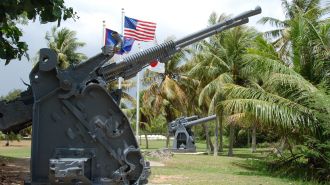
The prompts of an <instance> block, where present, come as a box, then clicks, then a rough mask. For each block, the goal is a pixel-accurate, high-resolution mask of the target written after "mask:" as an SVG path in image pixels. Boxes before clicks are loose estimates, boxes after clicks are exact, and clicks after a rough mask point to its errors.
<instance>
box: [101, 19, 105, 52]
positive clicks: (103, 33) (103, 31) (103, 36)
mask: <svg viewBox="0 0 330 185" xmlns="http://www.w3.org/2000/svg"><path fill="white" fill-rule="evenodd" d="M102 23H103V27H102V37H101V38H102V40H101V46H102V47H103V46H104V45H105V20H103V21H102Z"/></svg>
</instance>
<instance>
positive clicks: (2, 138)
mask: <svg viewBox="0 0 330 185" xmlns="http://www.w3.org/2000/svg"><path fill="white" fill-rule="evenodd" d="M5 138H6V135H5V134H4V133H2V132H1V131H0V140H4V139H5Z"/></svg>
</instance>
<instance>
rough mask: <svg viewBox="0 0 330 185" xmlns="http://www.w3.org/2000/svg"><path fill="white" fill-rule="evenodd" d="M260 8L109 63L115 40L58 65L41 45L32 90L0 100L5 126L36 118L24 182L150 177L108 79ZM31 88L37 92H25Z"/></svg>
mask: <svg viewBox="0 0 330 185" xmlns="http://www.w3.org/2000/svg"><path fill="white" fill-rule="evenodd" d="M259 13H261V8H260V7H257V8H256V9H255V10H251V11H247V12H244V13H242V14H240V15H238V16H236V17H234V18H232V19H228V20H227V21H225V22H221V23H218V24H215V25H214V26H211V27H208V28H206V29H203V30H201V31H199V32H196V33H194V34H191V35H188V36H187V37H184V38H182V39H179V40H177V41H168V42H165V43H163V44H160V45H157V46H155V47H151V48H149V49H146V50H145V51H142V52H138V53H136V54H133V55H130V56H128V57H126V58H124V59H123V61H121V62H118V63H111V64H106V65H104V64H105V63H106V62H108V61H109V60H110V59H111V58H112V57H113V55H114V47H111V46H105V47H103V48H102V52H101V53H100V54H97V55H96V56H94V57H92V58H90V59H88V60H87V61H85V62H83V63H81V64H78V65H74V66H70V67H69V68H67V69H60V68H59V67H58V66H57V64H58V56H57V54H56V53H55V52H54V51H52V50H50V49H46V48H44V49H41V50H40V57H39V62H38V64H37V65H36V66H35V67H34V68H33V69H32V71H31V73H30V76H29V78H30V83H31V89H30V90H28V91H27V92H25V93H23V94H21V98H18V99H17V100H14V101H11V102H5V101H2V102H0V130H1V131H5V132H10V131H18V130H19V129H23V128H24V127H26V126H28V125H29V122H31V121H32V120H33V122H32V129H33V133H32V152H31V179H30V180H27V181H26V182H25V184H32V185H37V184H38V185H39V184H93V185H114V184H136V185H138V184H145V183H147V178H148V176H149V174H150V167H149V163H148V162H146V161H145V160H144V158H143V156H142V154H141V151H140V148H139V146H138V143H137V141H136V138H135V137H134V134H133V131H132V129H131V126H130V124H129V121H128V119H127V117H126V116H125V115H124V113H123V112H122V111H121V110H120V108H119V106H118V102H119V101H120V96H121V91H120V90H115V91H113V92H108V91H107V90H106V88H105V87H106V84H107V83H109V82H111V81H114V80H117V79H118V78H119V77H123V78H125V79H129V78H131V77H133V76H135V75H136V74H137V72H139V71H141V70H142V69H143V68H144V67H146V66H148V65H149V63H150V62H151V61H152V60H154V59H158V61H160V62H166V61H167V59H168V58H169V57H171V56H172V55H173V54H175V53H176V52H178V51H180V50H181V48H183V47H186V46H188V45H190V44H192V43H195V42H197V41H200V40H202V39H204V38H207V37H209V36H211V35H214V34H216V33H218V32H221V31H223V30H226V29H229V28H232V27H235V26H239V25H242V24H245V23H247V22H248V17H251V16H254V15H256V14H259ZM29 92H30V93H32V95H33V96H29V95H27V94H29ZM18 115H24V118H22V117H20V116H18ZM192 122H193V121H192ZM192 122H191V123H190V124H191V125H192V124H193V123H192Z"/></svg>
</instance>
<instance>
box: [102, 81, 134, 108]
mask: <svg viewBox="0 0 330 185" xmlns="http://www.w3.org/2000/svg"><path fill="white" fill-rule="evenodd" d="M134 86H135V83H134V81H132V80H124V81H122V83H121V89H122V92H121V99H122V100H123V101H121V104H120V106H121V107H122V108H123V107H128V106H129V105H132V106H136V100H135V98H134V97H132V96H131V95H130V94H129V90H130V89H131V88H133V87H134ZM107 89H108V91H109V92H111V91H114V90H116V89H118V82H117V81H112V82H110V83H109V84H108V86H107Z"/></svg>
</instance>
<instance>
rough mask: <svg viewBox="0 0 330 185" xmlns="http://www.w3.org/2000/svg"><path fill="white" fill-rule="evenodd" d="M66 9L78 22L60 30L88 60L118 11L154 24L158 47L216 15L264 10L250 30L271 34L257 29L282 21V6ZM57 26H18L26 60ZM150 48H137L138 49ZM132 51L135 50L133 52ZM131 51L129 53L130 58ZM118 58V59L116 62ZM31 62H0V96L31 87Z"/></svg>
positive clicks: (81, 5) (270, 1)
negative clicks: (265, 21)
mask: <svg viewBox="0 0 330 185" xmlns="http://www.w3.org/2000/svg"><path fill="white" fill-rule="evenodd" d="M65 5H66V6H69V7H72V8H73V9H74V10H75V11H76V12H77V14H78V16H79V19H77V20H75V21H74V20H67V21H62V22H61V27H67V28H69V29H71V30H75V31H76V32H77V38H78V39H79V41H82V42H85V43H86V45H85V46H84V47H83V48H81V49H79V52H82V53H84V54H86V55H87V56H88V57H92V56H94V55H96V54H98V53H100V52H101V49H100V48H101V46H102V43H103V36H102V33H103V31H102V30H103V26H102V25H103V23H102V21H103V20H104V21H105V23H106V27H107V28H110V29H112V30H116V31H118V32H121V19H122V18H121V17H122V8H124V12H125V15H126V16H128V17H132V18H135V19H140V20H144V21H151V22H155V23H157V28H156V38H157V41H158V43H161V42H162V41H164V40H165V39H166V38H168V37H174V38H176V39H179V38H181V37H183V36H185V35H188V34H190V33H193V32H196V31H198V30H200V29H203V28H205V27H206V26H207V21H208V18H209V16H210V14H211V13H212V12H216V13H217V14H218V15H220V14H222V13H225V14H228V15H237V14H239V13H241V12H244V11H247V10H251V9H254V8H255V7H256V6H260V7H261V8H262V13H261V14H260V15H257V16H254V17H252V18H250V22H249V23H248V25H249V26H254V27H256V28H257V29H258V30H259V31H267V30H270V29H272V27H270V26H269V25H260V24H257V21H258V20H259V19H260V18H261V17H275V18H278V19H281V20H283V19H284V15H283V12H282V8H281V0H203V1H197V0H166V1H156V0H120V1H113V0H112V1H111V0H94V1H91V0H65ZM54 25H57V23H48V24H40V23H39V22H38V20H36V21H35V22H32V21H30V22H29V24H28V25H22V26H20V28H21V29H22V30H23V37H22V40H23V41H25V42H27V44H28V45H29V50H28V54H29V56H30V58H33V57H34V56H35V55H36V53H37V52H38V50H39V49H41V48H45V47H47V45H46V41H45V34H46V32H47V31H49V30H50V29H51V27H52V26H54ZM152 44H153V43H147V44H141V47H142V48H147V47H150V46H152ZM133 49H134V51H136V48H133ZM134 51H133V52H134ZM117 58H118V57H117ZM32 66H33V63H32V61H31V60H30V61H28V60H27V59H26V58H24V57H23V58H22V60H21V61H18V60H13V61H11V62H10V64H8V65H4V62H3V61H1V62H0V96H3V95H6V94H7V93H8V92H10V91H11V90H13V89H23V90H25V89H26V86H25V85H24V84H23V82H22V81H24V82H27V83H29V73H30V71H31V69H32Z"/></svg>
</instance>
